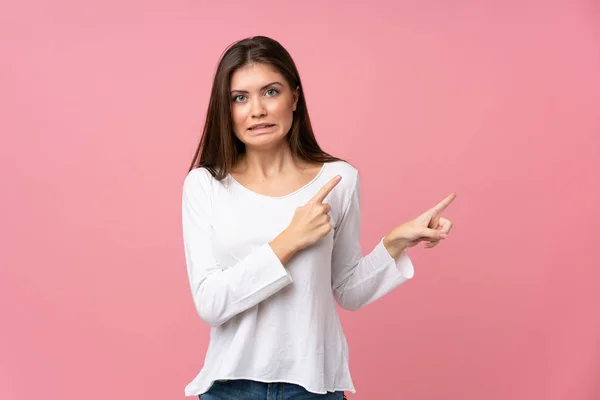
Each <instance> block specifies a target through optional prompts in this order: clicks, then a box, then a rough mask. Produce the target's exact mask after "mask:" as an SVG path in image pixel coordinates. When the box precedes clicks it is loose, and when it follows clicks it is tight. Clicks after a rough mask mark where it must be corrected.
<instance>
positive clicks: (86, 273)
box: [0, 0, 600, 400]
mask: <svg viewBox="0 0 600 400" xmlns="http://www.w3.org/2000/svg"><path fill="white" fill-rule="evenodd" d="M282 3H286V4H287V5H282ZM252 34H266V35H269V36H272V37H274V38H276V39H277V40H279V41H280V42H281V43H282V44H283V45H284V46H285V47H287V48H288V50H289V51H290V52H291V54H292V56H293V57H294V58H295V60H296V62H297V65H298V67H299V69H300V73H301V77H302V78H303V80H304V84H305V91H306V97H307V101H308V106H309V111H310V113H311V117H312V119H313V123H314V127H315V130H316V133H317V137H318V139H319V141H320V143H321V144H322V146H323V147H324V148H325V149H326V150H328V151H330V152H331V153H333V154H335V155H338V156H340V157H343V158H346V159H347V160H349V161H350V162H352V163H353V164H354V165H356V166H357V167H358V168H359V169H360V170H361V174H362V181H363V218H364V223H363V228H364V231H363V244H364V249H365V251H368V250H370V249H371V248H372V247H373V246H374V245H375V244H376V242H377V241H378V240H379V239H380V238H381V236H382V235H384V234H386V233H388V232H389V231H390V230H391V229H392V228H394V227H395V226H396V225H398V224H400V223H401V222H404V221H406V220H407V219H409V218H413V217H415V216H416V215H418V214H419V213H420V212H422V211H424V210H426V209H427V208H429V207H430V206H432V205H434V204H435V203H436V202H437V201H438V200H441V199H442V198H443V197H444V196H446V195H447V194H448V193H450V192H451V191H456V192H457V193H458V198H457V200H456V202H455V203H454V204H453V205H452V206H451V207H450V208H449V210H448V212H447V217H448V218H450V219H451V220H453V221H454V222H455V228H454V230H453V232H452V235H451V238H450V239H448V240H447V241H446V242H444V243H443V244H442V245H441V246H438V247H436V248H435V249H433V250H424V249H422V248H418V249H413V251H411V253H410V254H411V256H412V258H413V260H414V262H415V265H416V274H415V278H414V280H412V281H411V282H410V283H408V284H406V285H404V286H401V287H400V288H399V289H398V290H397V291H394V292H392V293H391V294H390V295H388V296H386V297H385V298H383V299H382V300H380V301H379V302H377V303H374V304H372V305H370V306H368V307H366V308H364V309H362V310H360V311H357V312H354V313H350V312H342V319H343V324H344V328H345V332H346V334H347V336H348V340H349V342H350V354H351V358H350V362H351V368H352V371H353V377H354V380H355V384H356V387H357V390H358V393H357V394H356V395H354V396H350V397H351V398H355V399H361V400H370V399H379V398H384V397H385V398H390V399H432V400H433V399H460V400H475V399H477V400H479V399H486V400H494V399H511V400H515V399H544V400H553V399H569V400H578V399H599V398H600V380H599V377H600V348H599V346H598V344H599V341H600V339H599V337H600V312H599V309H600V307H599V306H600V273H599V270H598V267H599V266H600V262H599V261H598V246H599V245H598V238H599V236H600V234H599V231H600V217H599V213H598V205H599V203H600V188H599V187H600V185H599V183H600V179H599V175H600V174H599V173H600V156H599V150H600V51H599V49H600V5H599V4H598V2H597V1H595V2H594V1H592V0H589V1H574V0H565V1H538V2H532V1H526V2H517V1H508V2H507V1H500V0H498V1H491V0H490V1H476V0H472V1H466V0H462V1H461V0H458V1H453V2H442V1H416V0H414V1H401V2H397V1H368V2H356V3H353V2H347V1H330V2H327V4H324V2H317V1H313V2H306V1H304V2H302V4H300V3H298V2H294V3H289V2H281V1H272V2H265V1H263V2H259V1H254V2H247V1H238V2H231V1H228V2H224V3H223V4H222V5H219V3H218V2H215V1H210V2H209V1H206V2H200V1H178V2H175V1H162V2H159V1H141V0H138V1H134V0H119V1H116V0H110V1H102V2H100V1H95V2H90V1H64V0H60V1H56V0H55V1H52V2H50V1H41V0H32V1H19V2H12V3H11V2H4V4H3V5H2V6H1V8H0V38H1V39H0V40H1V42H0V54H1V59H2V62H1V63H0V88H1V93H2V95H1V100H0V110H1V111H0V115H1V116H0V132H1V133H2V145H1V146H0V149H1V150H0V151H1V154H0V163H1V164H0V167H1V169H0V170H1V173H2V188H3V193H4V195H3V199H2V211H1V220H0V227H1V228H0V229H1V231H0V234H1V237H0V244H1V246H2V249H1V251H0V266H1V275H0V293H1V294H0V296H1V297H0V317H1V323H2V326H1V329H0V355H1V356H0V360H1V361H0V398H2V399H7V400H8V399H11V400H12V399H15V400H17V399H18V400H20V399H33V398H44V399H46V400H65V399H88V400H94V399H139V398H144V399H177V398H180V399H183V398H184V396H183V388H184V386H185V385H186V384H187V383H188V382H189V381H190V380H191V379H192V378H193V377H194V376H195V374H196V373H197V372H198V371H199V369H200V368H201V366H202V360H203V356H204V351H205V349H206V346H207V339H208V332H209V331H208V326H207V325H204V324H203V323H202V322H201V321H200V319H199V318H198V316H197V315H196V313H195V310H194V307H193V303H192V299H191V295H190V292H189V286H188V282H187V276H186V272H185V264H184V255H183V245H182V241H181V220H180V212H181V211H180V210H181V209H180V207H181V203H180V202H181V200H180V199H181V183H182V180H183V178H184V176H185V174H186V171H187V170H186V168H187V167H188V164H189V162H190V160H191V157H192V154H193V151H194V149H195V146H196V144H197V140H198V138H199V132H200V130H201V127H202V122H203V119H204V115H205V110H206V105H207V101H208V95H209V87H210V84H211V80H212V74H213V72H214V69H215V66H216V62H217V60H218V58H219V56H220V55H221V53H222V51H223V50H224V48H225V47H226V46H227V45H228V44H230V43H231V42H233V41H235V40H237V39H240V38H242V37H246V36H249V35H252Z"/></svg>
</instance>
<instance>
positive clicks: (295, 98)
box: [292, 86, 300, 111]
mask: <svg viewBox="0 0 600 400" xmlns="http://www.w3.org/2000/svg"><path fill="white" fill-rule="evenodd" d="M299 98H300V86H296V89H295V90H294V104H293V105H292V111H296V107H298V99H299Z"/></svg>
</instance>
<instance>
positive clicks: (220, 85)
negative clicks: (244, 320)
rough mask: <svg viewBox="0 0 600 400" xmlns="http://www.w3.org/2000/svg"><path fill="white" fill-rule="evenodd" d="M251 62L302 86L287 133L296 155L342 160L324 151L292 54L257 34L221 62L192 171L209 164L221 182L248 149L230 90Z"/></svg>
mask: <svg viewBox="0 0 600 400" xmlns="http://www.w3.org/2000/svg"><path fill="white" fill-rule="evenodd" d="M250 63H261V64H267V65H270V66H272V67H274V68H275V69H276V70H277V71H279V73H281V74H282V75H283V76H284V78H285V79H286V81H287V83H288V85H289V86H290V88H292V90H294V89H295V88H296V87H298V88H299V91H298V94H299V98H298V104H297V107H296V111H294V118H293V122H292V127H291V129H290V131H289V132H288V134H287V135H286V139H287V140H288V142H289V144H290V148H291V151H292V155H293V156H295V157H297V158H299V159H301V160H304V161H313V162H319V163H323V162H331V161H337V160H341V159H339V158H337V157H334V156H332V155H330V154H328V153H326V152H324V151H323V150H321V148H320V147H319V144H318V143H317V140H316V138H315V135H314V132H313V129H312V126H311V124H310V118H309V116H308V110H307V108H306V100H305V98H304V91H303V89H302V83H301V81H300V74H299V73H298V70H297V68H296V65H295V63H294V61H293V60H292V57H291V56H290V54H289V53H288V52H287V50H286V49H285V48H284V47H283V46H282V45H281V44H279V42H277V41H276V40H273V39H271V38H268V37H266V36H254V37H250V38H246V39H242V40H240V41H238V42H235V43H233V44H232V45H230V46H229V47H228V48H227V49H226V50H225V52H224V54H223V56H222V57H221V60H220V61H219V64H218V67H217V71H216V73H215V77H214V81H213V86H212V91H211V95H210V101H209V104H208V110H207V113H206V121H205V123H204V129H203V132H202V137H201V138H200V143H199V145H198V149H197V150H196V153H195V155H194V159H193V160H192V164H191V165H190V169H189V170H188V172H189V171H191V170H192V169H194V168H198V167H205V168H206V169H207V170H208V171H210V173H211V174H212V175H213V176H214V177H215V178H216V179H217V180H219V181H220V180H222V179H223V178H225V177H226V176H227V174H228V173H229V171H231V167H232V166H233V165H234V164H235V163H236V161H237V160H238V159H239V156H240V154H242V153H244V152H245V150H246V149H245V147H246V146H245V144H244V143H243V142H242V141H240V140H239V139H238V138H237V137H236V136H235V134H234V133H233V128H232V122H231V120H232V118H231V101H232V100H231V96H230V94H229V92H230V89H231V87H230V86H231V76H232V75H233V73H234V72H235V71H236V70H237V69H238V68H240V67H242V66H244V65H247V64H250Z"/></svg>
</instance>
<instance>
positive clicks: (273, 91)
mask: <svg viewBox="0 0 600 400" xmlns="http://www.w3.org/2000/svg"><path fill="white" fill-rule="evenodd" d="M269 92H271V93H273V94H271V95H269ZM277 93H279V92H278V91H277V89H269V90H267V95H269V96H275V95H276V94H277Z"/></svg>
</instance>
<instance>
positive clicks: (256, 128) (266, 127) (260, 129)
mask: <svg viewBox="0 0 600 400" xmlns="http://www.w3.org/2000/svg"><path fill="white" fill-rule="evenodd" d="M274 126H275V125H274V124H260V125H256V126H254V127H251V128H249V130H251V131H252V132H263V131H269V130H271V129H272V128H273V127H274Z"/></svg>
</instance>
